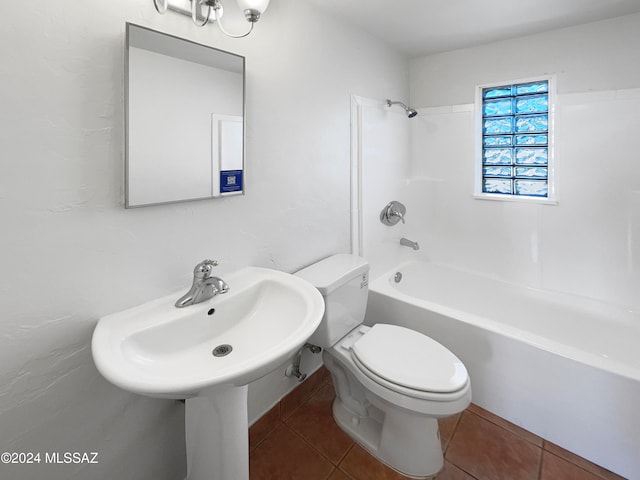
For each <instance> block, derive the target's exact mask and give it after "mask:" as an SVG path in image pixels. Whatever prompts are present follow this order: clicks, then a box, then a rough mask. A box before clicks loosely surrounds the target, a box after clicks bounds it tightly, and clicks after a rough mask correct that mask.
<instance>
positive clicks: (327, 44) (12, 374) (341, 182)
mask: <svg viewBox="0 0 640 480" xmlns="http://www.w3.org/2000/svg"><path fill="white" fill-rule="evenodd" d="M0 10H1V12H2V15H1V17H2V18H3V25H2V29H0V58H2V59H3V61H2V62H1V63H0V85H1V86H2V88H1V89H0V92H1V93H0V96H1V97H2V101H1V103H2V110H1V111H0V139H1V142H0V144H2V148H3V151H2V155H3V159H4V160H3V162H2V174H1V175H0V218H2V223H3V227H2V235H1V236H0V252H1V253H0V255H1V257H2V259H1V261H0V264H2V276H1V277H0V312H1V315H0V432H1V433H0V452H5V451H8V452H41V454H42V455H44V454H45V453H46V452H54V453H55V452H57V453H60V454H64V453H65V452H97V453H98V457H97V461H98V463H97V464H80V465H73V464H68V465H51V464H45V463H44V462H41V463H39V464H31V465H20V464H15V465H14V464H0V477H1V478H10V479H12V480H26V479H31V478H48V479H51V480H62V479H64V480H72V479H82V480H99V479H105V478H119V479H123V480H128V479H130V480H134V479H135V480H138V479H141V478H154V479H158V480H175V479H179V478H184V432H183V428H184V424H183V408H182V406H181V405H180V404H179V403H176V402H172V401H163V400H155V399H150V398H144V397H140V396H136V395H133V394H129V393H127V392H124V391H121V390H119V389H117V388H116V387H113V386H112V385H110V384H108V383H107V382H106V381H105V380H104V379H103V378H102V377H101V376H100V375H99V374H98V372H97V371H96V369H95V367H94V366H93V362H92V359H91V352H90V347H89V342H90V338H91V334H92V332H93V328H94V326H95V323H96V321H97V319H98V318H99V317H101V316H103V315H105V314H108V313H112V312H115V311H120V310H123V309H125V308H128V307H131V306H133V305H137V304H140V303H143V302H145V301H148V300H151V299H153V298H158V297H160V296H162V295H166V294H169V293H171V292H174V291H179V290H184V289H185V288H188V286H189V285H190V282H191V278H190V277H191V272H192V269H193V265H195V264H196V263H197V262H198V261H200V260H202V259H203V258H208V257H215V258H217V259H218V260H219V261H220V267H219V269H220V273H221V274H222V276H224V272H225V271H228V270H231V269H234V268H237V267H239V266H243V265H248V264H253V265H258V266H264V267H271V268H276V269H279V270H284V271H288V272H291V271H294V270H296V269H298V268H300V267H302V266H303V265H307V264H310V263H312V262H313V261H316V260H317V259H319V258H322V257H323V256H327V255H329V254H331V253H334V252H339V251H348V249H349V209H348V205H349V142H350V138H349V108H350V95H351V93H352V92H360V93H362V94H365V95H368V96H371V97H378V98H384V97H386V96H392V97H393V98H407V97H408V76H409V73H408V61H407V60H406V59H404V58H401V57H399V56H398V55H397V54H396V52H394V51H393V50H391V49H389V48H387V47H386V46H385V45H383V44H381V43H379V42H378V41H376V40H375V39H374V38H372V37H370V36H368V35H365V34H362V33H358V32H357V31H356V30H354V29H353V28H351V27H348V26H346V25H343V24H340V23H337V21H336V20H334V19H331V18H329V17H326V16H325V15H323V14H322V13H321V12H319V11H316V9H315V8H314V7H312V6H309V5H307V4H306V3H305V2H299V1H296V0H279V1H277V2H272V5H271V6H270V8H269V11H268V14H265V15H264V17H263V19H261V20H260V25H259V28H257V29H256V31H255V32H254V33H253V34H252V35H251V36H250V37H247V38H246V39H243V40H232V39H228V38H226V37H223V35H222V34H221V33H220V32H218V31H217V30H216V29H196V28H195V27H194V26H193V25H192V23H191V20H190V19H189V18H188V17H183V16H181V15H166V16H159V15H157V13H156V12H155V9H154V7H153V2H131V1H129V0H113V1H111V2H101V3H95V5H94V8H92V9H82V8H78V5H77V3H74V2H48V3H44V4H38V5H36V4H32V3H22V4H17V3H15V2H13V3H12V2H4V3H3V4H2V7H0ZM127 21H129V22H133V23H137V24H140V25H144V26H148V27H150V28H153V29H156V30H161V31H165V32H168V33H171V34H173V35H176V36H179V37H183V38H187V39H190V40H193V41H196V42H201V43H207V44H210V45H211V46H214V47H217V48H221V49H224V50H228V51H232V52H235V53H238V54H239V55H243V56H245V57H246V66H247V111H246V115H247V124H246V126H247V131H246V135H247V142H246V165H247V172H248V173H247V177H246V179H245V180H246V182H245V184H246V187H247V190H246V191H247V193H246V195H244V196H242V197H239V196H238V197H227V198H223V199H220V200H216V201H213V202H189V203H181V204H174V205H164V206H155V207H150V208H144V209H133V210H125V209H123V208H122V207H123V176H124V170H123V169H124V161H123V152H124V149H123V141H124V135H123V117H124V112H123V95H124V89H123V65H124V58H123V55H124V29H125V22H127ZM328 29H329V30H330V31H331V35H330V36H327V35H326V32H327V30H328ZM302 104H304V105H305V106H306V108H305V112H304V115H303V116H301V115H300V109H299V106H300V105H302ZM282 179H287V186H286V188H280V187H278V188H274V186H278V185H282V181H283V180H282ZM327 192H331V195H327ZM302 246H303V247H302ZM232 288H233V286H232ZM304 367H305V365H303V368H304ZM307 371H308V370H307ZM282 372H284V368H283V369H282ZM282 372H278V373H277V375H275V376H274V377H272V378H270V379H265V380H264V381H262V382H256V385H251V386H250V389H249V395H250V412H249V414H250V417H251V419H255V418H256V417H257V416H258V415H259V414H261V413H262V412H264V411H266V410H267V409H268V408H269V407H271V406H272V404H273V403H275V402H276V401H277V400H278V399H279V398H280V397H281V396H282V394H283V393H284V392H286V391H287V390H289V389H291V388H293V387H294V386H295V382H294V381H293V380H291V379H289V378H286V377H284V375H283V374H282Z"/></svg>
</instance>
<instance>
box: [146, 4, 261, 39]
mask: <svg viewBox="0 0 640 480" xmlns="http://www.w3.org/2000/svg"><path fill="white" fill-rule="evenodd" d="M236 2H237V3H238V7H240V9H241V10H242V11H243V12H244V16H245V18H246V19H247V22H249V24H250V27H249V31H248V32H246V33H242V34H239V35H234V34H231V33H229V32H228V31H226V30H225V29H224V27H223V26H222V22H221V18H222V14H223V12H224V10H223V7H222V0H153V5H154V6H155V7H156V10H157V11H158V13H160V14H164V13H166V12H167V10H173V11H174V12H178V13H182V14H184V15H189V16H191V18H192V20H193V23H194V24H195V25H197V26H198V27H204V26H205V25H206V24H207V23H209V22H210V21H213V22H217V23H218V27H220V30H221V31H222V33H224V34H225V35H227V36H228V37H232V38H242V37H246V36H247V35H249V34H250V33H251V31H252V30H253V25H254V24H255V23H256V22H257V21H258V20H259V19H260V15H262V14H263V13H264V11H265V10H266V9H267V7H268V6H269V0H236Z"/></svg>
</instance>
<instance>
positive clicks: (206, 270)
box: [193, 260, 218, 278]
mask: <svg viewBox="0 0 640 480" xmlns="http://www.w3.org/2000/svg"><path fill="white" fill-rule="evenodd" d="M217 266H218V261H217V260H203V261H202V262H200V263H199V264H198V265H196V268H194V269H193V274H194V275H195V276H197V277H201V278H208V277H210V276H211V272H213V267H217Z"/></svg>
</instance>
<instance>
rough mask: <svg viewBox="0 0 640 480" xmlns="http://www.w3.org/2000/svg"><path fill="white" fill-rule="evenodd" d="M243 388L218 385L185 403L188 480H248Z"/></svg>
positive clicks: (247, 449)
mask: <svg viewBox="0 0 640 480" xmlns="http://www.w3.org/2000/svg"><path fill="white" fill-rule="evenodd" d="M247 390H248V387H247V386H246V385H244V386H242V387H236V386H232V385H220V386H217V387H214V388H212V389H210V390H206V391H204V392H203V393H201V394H200V395H199V396H197V397H193V398H188V399H187V401H186V418H185V424H186V443H187V479H188V480H230V479H233V480H249V432H248V418H247Z"/></svg>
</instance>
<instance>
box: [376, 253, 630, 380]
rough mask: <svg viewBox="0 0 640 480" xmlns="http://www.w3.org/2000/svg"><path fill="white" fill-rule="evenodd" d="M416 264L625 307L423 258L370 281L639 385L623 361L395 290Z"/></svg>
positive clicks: (383, 291) (381, 290) (379, 290)
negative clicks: (395, 282) (396, 281)
mask: <svg viewBox="0 0 640 480" xmlns="http://www.w3.org/2000/svg"><path fill="white" fill-rule="evenodd" d="M416 263H418V264H427V265H433V266H436V267H439V268H447V269H450V270H454V271H456V272H460V273H463V274H467V275H473V276H477V277H480V278H485V279H487V280H490V281H495V282H500V283H503V284H506V285H509V286H515V287H518V288H522V289H527V290H532V291H535V292H538V293H543V294H550V295H553V296H554V297H555V296H562V297H564V299H565V300H567V299H574V300H575V301H588V302H596V303H598V304H599V305H600V306H610V307H611V308H612V309H614V308H615V309H619V308H627V307H624V306H620V305H616V304H608V303H606V302H602V301H599V300H597V299H592V298H584V297H580V296H577V295H571V294H565V293H562V292H556V291H548V290H544V289H539V288H533V287H528V286H524V285H519V284H516V283H511V282H508V281H505V280H504V279H501V278H499V277H497V276H494V275H486V274H482V273H480V272H476V271H472V270H466V269H463V268H458V267H456V266H454V265H448V264H445V263H439V262H431V261H426V260H423V259H420V260H417V259H416V260H406V261H403V262H400V263H399V264H398V265H397V266H395V267H393V268H390V269H388V270H387V271H385V272H384V273H382V274H379V275H376V277H375V278H374V279H373V280H372V281H370V282H369V291H370V293H375V294H378V295H382V296H385V297H389V298H392V299H396V300H399V301H402V302H406V303H408V304H410V305H413V306H416V307H419V308H425V309H426V310H430V311H433V312H434V313H436V314H439V315H443V316H446V317H449V318H453V319H456V320H458V321H461V322H464V323H467V324H470V325H473V326H475V327H478V328H485V329H487V330H489V331H491V332H493V333H496V334H498V335H502V336H504V337H507V338H511V339H513V340H517V341H521V342H524V343H526V344H527V345H530V346H532V347H535V348H539V349H541V350H544V351H546V352H549V353H552V354H555V355H559V356H560V357H563V358H566V359H569V360H572V361H575V362H579V363H584V364H585V365H588V366H590V367H594V368H598V369H600V370H603V371H605V372H608V373H612V374H615V375H619V376H621V377H623V378H627V379H630V380H633V381H636V382H640V366H639V367H633V366H631V365H628V364H626V363H624V362H622V361H619V360H616V359H612V358H610V357H603V356H601V355H599V354H597V353H591V352H588V351H585V350H584V349H581V348H578V347H575V346H572V345H567V344H565V343H563V342H559V341H556V340H554V339H552V338H548V337H545V336H542V335H539V334H536V333H533V332H526V331H523V330H522V329H520V328H517V327H513V326H510V325H508V324H505V323H503V322H500V321H496V320H492V319H490V318H486V317H485V316H482V315H477V314H473V313H470V312H466V311H464V310H460V309H457V308H454V307H450V306H447V305H442V304H440V303H437V302H434V301H429V300H425V299H422V298H416V297H413V296H411V295H408V294H406V293H404V292H402V291H400V290H399V289H397V288H394V286H393V284H392V283H391V282H392V279H393V276H394V275H395V274H396V272H399V271H400V272H402V269H403V268H406V267H407V266H408V265H412V264H416Z"/></svg>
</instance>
